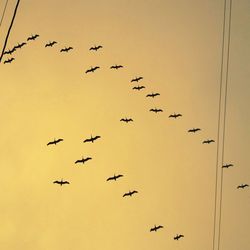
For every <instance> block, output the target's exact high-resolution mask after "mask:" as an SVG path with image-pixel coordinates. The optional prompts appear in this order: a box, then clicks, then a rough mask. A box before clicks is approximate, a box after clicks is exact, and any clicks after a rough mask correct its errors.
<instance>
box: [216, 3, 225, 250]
mask: <svg viewBox="0 0 250 250" xmlns="http://www.w3.org/2000/svg"><path fill="white" fill-rule="evenodd" d="M226 9H227V0H224V10H223V25H222V26H223V28H222V46H221V65H220V89H219V113H218V125H217V126H218V127H217V152H216V165H215V190H214V228H213V250H215V231H216V230H215V229H216V217H217V195H218V165H219V146H220V126H221V124H220V120H221V119H220V117H221V100H222V83H223V66H224V47H225V26H226Z"/></svg>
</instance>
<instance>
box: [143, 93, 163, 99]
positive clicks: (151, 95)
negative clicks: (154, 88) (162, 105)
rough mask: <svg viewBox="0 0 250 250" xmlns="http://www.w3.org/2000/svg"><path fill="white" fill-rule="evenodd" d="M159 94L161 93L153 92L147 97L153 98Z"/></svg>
mask: <svg viewBox="0 0 250 250" xmlns="http://www.w3.org/2000/svg"><path fill="white" fill-rule="evenodd" d="M158 95H160V94H159V93H152V94H148V95H146V97H152V98H154V97H156V96H158Z"/></svg>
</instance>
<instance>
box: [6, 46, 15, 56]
mask: <svg viewBox="0 0 250 250" xmlns="http://www.w3.org/2000/svg"><path fill="white" fill-rule="evenodd" d="M15 51H16V48H15V47H14V48H13V49H11V50H10V49H9V50H8V51H4V53H3V54H4V55H11V54H12V53H14V52H15Z"/></svg>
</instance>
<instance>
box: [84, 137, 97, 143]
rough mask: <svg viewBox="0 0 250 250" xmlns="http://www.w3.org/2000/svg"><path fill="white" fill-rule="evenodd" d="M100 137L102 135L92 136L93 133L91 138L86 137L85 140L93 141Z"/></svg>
mask: <svg viewBox="0 0 250 250" xmlns="http://www.w3.org/2000/svg"><path fill="white" fill-rule="evenodd" d="M99 138H101V136H99V135H97V136H94V137H92V135H91V137H90V138H89V139H86V140H84V141H83V142H92V143H93V142H94V141H95V140H97V139H99Z"/></svg>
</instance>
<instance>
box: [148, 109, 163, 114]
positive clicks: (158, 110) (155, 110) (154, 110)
mask: <svg viewBox="0 0 250 250" xmlns="http://www.w3.org/2000/svg"><path fill="white" fill-rule="evenodd" d="M149 111H151V112H154V113H158V112H163V110H162V109H157V108H154V109H150V110H149Z"/></svg>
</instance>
